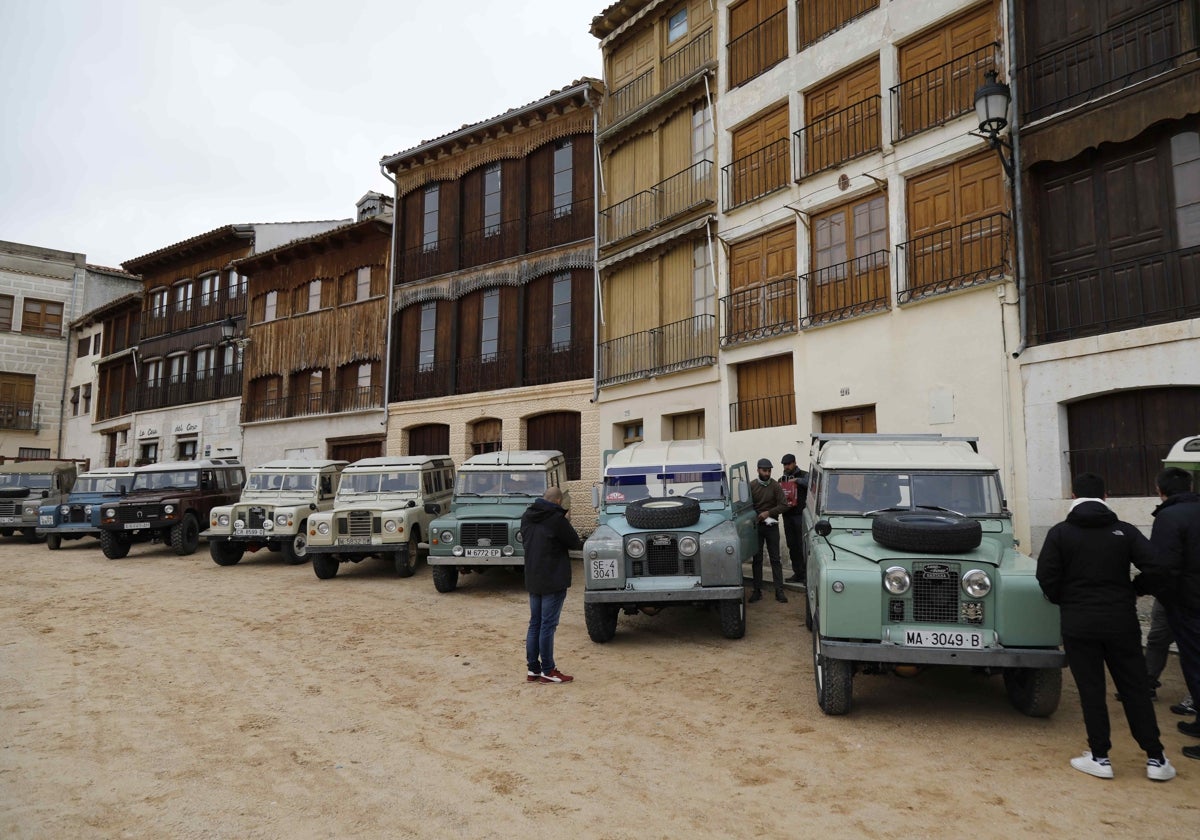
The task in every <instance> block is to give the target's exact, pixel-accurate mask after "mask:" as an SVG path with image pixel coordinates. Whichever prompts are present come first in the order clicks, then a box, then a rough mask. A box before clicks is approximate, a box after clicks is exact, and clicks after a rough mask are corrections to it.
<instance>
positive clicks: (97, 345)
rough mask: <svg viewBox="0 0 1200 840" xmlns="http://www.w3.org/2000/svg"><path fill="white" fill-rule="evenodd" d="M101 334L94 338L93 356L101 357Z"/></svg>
mask: <svg viewBox="0 0 1200 840" xmlns="http://www.w3.org/2000/svg"><path fill="white" fill-rule="evenodd" d="M100 338H101V336H100V333H96V334H95V335H93V336H92V355H96V356H98V355H100Z"/></svg>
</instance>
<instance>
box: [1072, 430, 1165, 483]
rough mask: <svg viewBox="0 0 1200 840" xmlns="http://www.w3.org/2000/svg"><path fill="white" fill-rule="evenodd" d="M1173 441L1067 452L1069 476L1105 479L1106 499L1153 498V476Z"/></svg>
mask: <svg viewBox="0 0 1200 840" xmlns="http://www.w3.org/2000/svg"><path fill="white" fill-rule="evenodd" d="M1173 443H1174V442H1173V441H1171V442H1168V443H1146V444H1141V445H1138V446H1110V447H1105V448H1103V449H1068V450H1067V452H1066V454H1067V462H1068V465H1069V466H1070V475H1079V474H1080V473H1084V472H1090V473H1095V474H1096V475H1102V476H1105V485H1106V486H1105V489H1106V490H1107V492H1108V495H1109V496H1155V495H1157V492H1158V491H1157V488H1156V487H1155V477H1156V476H1157V475H1158V472H1159V470H1161V469H1162V462H1163V459H1164V458H1166V457H1167V455H1168V454H1169V453H1170V452H1171V446H1172V444H1173Z"/></svg>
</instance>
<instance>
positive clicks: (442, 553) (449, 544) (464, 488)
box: [428, 450, 571, 592]
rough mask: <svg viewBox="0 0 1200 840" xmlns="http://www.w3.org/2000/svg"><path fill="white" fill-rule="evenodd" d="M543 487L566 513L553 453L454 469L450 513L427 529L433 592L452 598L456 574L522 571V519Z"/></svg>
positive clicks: (560, 460)
mask: <svg viewBox="0 0 1200 840" xmlns="http://www.w3.org/2000/svg"><path fill="white" fill-rule="evenodd" d="M548 487H560V488H562V491H563V502H562V506H563V507H565V508H568V509H569V508H570V507H571V495H570V492H569V491H568V490H567V459H566V458H565V457H563V454H562V453H561V452H558V451H556V450H513V451H499V452H486V453H484V454H481V455H474V456H472V457H471V458H468V459H467V460H466V461H465V462H464V463H463V464H462V465H461V466H460V467H459V468H458V476H457V478H456V479H455V484H454V498H453V499H452V500H451V502H450V511H449V513H447V514H443V515H442V516H440V517H438V518H437V519H435V520H434V521H433V522H432V523H431V524H430V526H429V557H428V562H429V566H430V568H431V570H432V572H433V585H434V587H435V588H436V589H437V591H438V592H453V591H454V590H455V588H457V586H458V576H459V573H460V572H463V573H466V572H485V571H487V570H488V569H492V568H496V567H508V568H521V567H522V566H524V565H525V547H524V545H522V543H521V516H522V514H524V513H525V511H526V509H527V508H528V507H529V506H530V505H531V504H532V503H533V501H534V500H535V499H538V498H540V497H541V496H542V494H543V493H545V492H546V488H548Z"/></svg>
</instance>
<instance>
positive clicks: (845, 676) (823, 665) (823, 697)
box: [812, 613, 854, 715]
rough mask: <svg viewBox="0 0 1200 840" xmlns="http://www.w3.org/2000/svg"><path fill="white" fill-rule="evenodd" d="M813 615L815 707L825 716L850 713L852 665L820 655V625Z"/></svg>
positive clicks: (815, 615)
mask: <svg viewBox="0 0 1200 840" xmlns="http://www.w3.org/2000/svg"><path fill="white" fill-rule="evenodd" d="M818 615H819V613H817V614H814V615H813V631H812V645H813V677H814V679H816V682H817V705H818V706H820V707H821V711H822V712H824V713H825V714H827V715H844V714H846V713H847V712H848V711H850V700H851V697H853V694H854V665H853V663H851V662H850V661H849V660H846V659H827V658H826V657H825V656H824V655H823V654H822V653H821V624H820V622H819V621H818Z"/></svg>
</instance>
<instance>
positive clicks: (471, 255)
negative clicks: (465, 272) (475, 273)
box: [461, 219, 521, 267]
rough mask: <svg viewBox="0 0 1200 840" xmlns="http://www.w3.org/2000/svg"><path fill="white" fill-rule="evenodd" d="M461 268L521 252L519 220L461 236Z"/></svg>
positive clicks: (468, 232)
mask: <svg viewBox="0 0 1200 840" xmlns="http://www.w3.org/2000/svg"><path fill="white" fill-rule="evenodd" d="M461 248H462V257H461V261H462V266H463V267H467V266H472V265H485V264H487V263H490V262H495V261H496V260H502V259H505V258H507V257H511V256H514V255H516V254H518V253H520V251H521V220H520V219H510V220H509V221H507V222H500V223H498V224H493V225H487V226H485V227H481V228H477V229H476V230H469V231H466V232H465V233H463V235H462V243H461Z"/></svg>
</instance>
